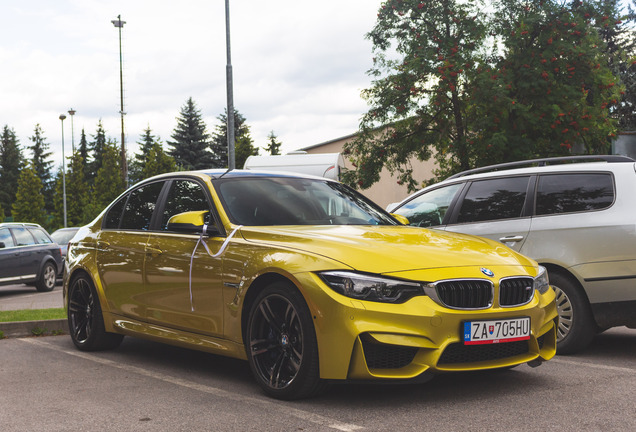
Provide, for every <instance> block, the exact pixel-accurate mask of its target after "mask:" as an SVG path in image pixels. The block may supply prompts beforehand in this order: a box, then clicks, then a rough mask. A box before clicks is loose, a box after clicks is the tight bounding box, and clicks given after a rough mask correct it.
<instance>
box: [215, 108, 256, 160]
mask: <svg viewBox="0 0 636 432" xmlns="http://www.w3.org/2000/svg"><path fill="white" fill-rule="evenodd" d="M217 119H218V120H219V123H218V124H217V125H216V128H215V129H216V130H215V132H214V135H213V136H212V152H213V153H214V167H215V168H223V167H227V164H228V154H227V109H226V110H225V111H224V112H223V114H221V115H219V116H218V117H217ZM234 142H235V144H234V158H235V163H236V167H237V168H243V165H244V164H245V161H246V160H247V158H248V157H249V156H251V155H257V154H258V148H257V147H254V140H253V139H252V136H251V132H250V127H249V126H248V125H247V123H245V117H243V115H242V114H241V113H239V112H238V111H237V110H234Z"/></svg>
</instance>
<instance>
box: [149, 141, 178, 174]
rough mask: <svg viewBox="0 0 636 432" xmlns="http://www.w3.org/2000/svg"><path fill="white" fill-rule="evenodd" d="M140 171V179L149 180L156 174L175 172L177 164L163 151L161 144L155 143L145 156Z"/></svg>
mask: <svg viewBox="0 0 636 432" xmlns="http://www.w3.org/2000/svg"><path fill="white" fill-rule="evenodd" d="M146 157H147V159H146V160H145V161H144V165H143V168H142V170H141V178H142V179H144V178H149V177H152V176H155V175H158V174H163V173H167V172H172V171H176V169H177V164H176V163H175V161H174V158H173V157H172V156H170V155H168V154H167V153H166V152H164V151H163V148H162V147H161V144H160V143H158V142H155V143H154V144H153V145H152V147H151V148H150V150H149V151H148V153H147V155H146Z"/></svg>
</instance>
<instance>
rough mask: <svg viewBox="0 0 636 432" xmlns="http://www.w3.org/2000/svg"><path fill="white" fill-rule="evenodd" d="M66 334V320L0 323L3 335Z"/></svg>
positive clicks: (0, 332)
mask: <svg viewBox="0 0 636 432" xmlns="http://www.w3.org/2000/svg"><path fill="white" fill-rule="evenodd" d="M60 333H67V334H68V320H66V319H57V320H41V321H16V322H2V323H0V334H4V337H6V338H9V337H25V336H45V335H51V334H60Z"/></svg>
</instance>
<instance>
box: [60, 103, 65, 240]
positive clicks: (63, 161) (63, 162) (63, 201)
mask: <svg viewBox="0 0 636 432" xmlns="http://www.w3.org/2000/svg"><path fill="white" fill-rule="evenodd" d="M65 118H66V116H65V115H64V114H60V120H61V122H62V203H63V206H64V228H66V159H65V158H64V119H65Z"/></svg>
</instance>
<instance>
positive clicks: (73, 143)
mask: <svg viewBox="0 0 636 432" xmlns="http://www.w3.org/2000/svg"><path fill="white" fill-rule="evenodd" d="M76 112H77V111H75V110H74V109H73V108H71V109H70V110H68V114H69V115H70V116H71V154H72V155H74V154H75V131H74V130H73V116H74V115H75V113H76Z"/></svg>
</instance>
